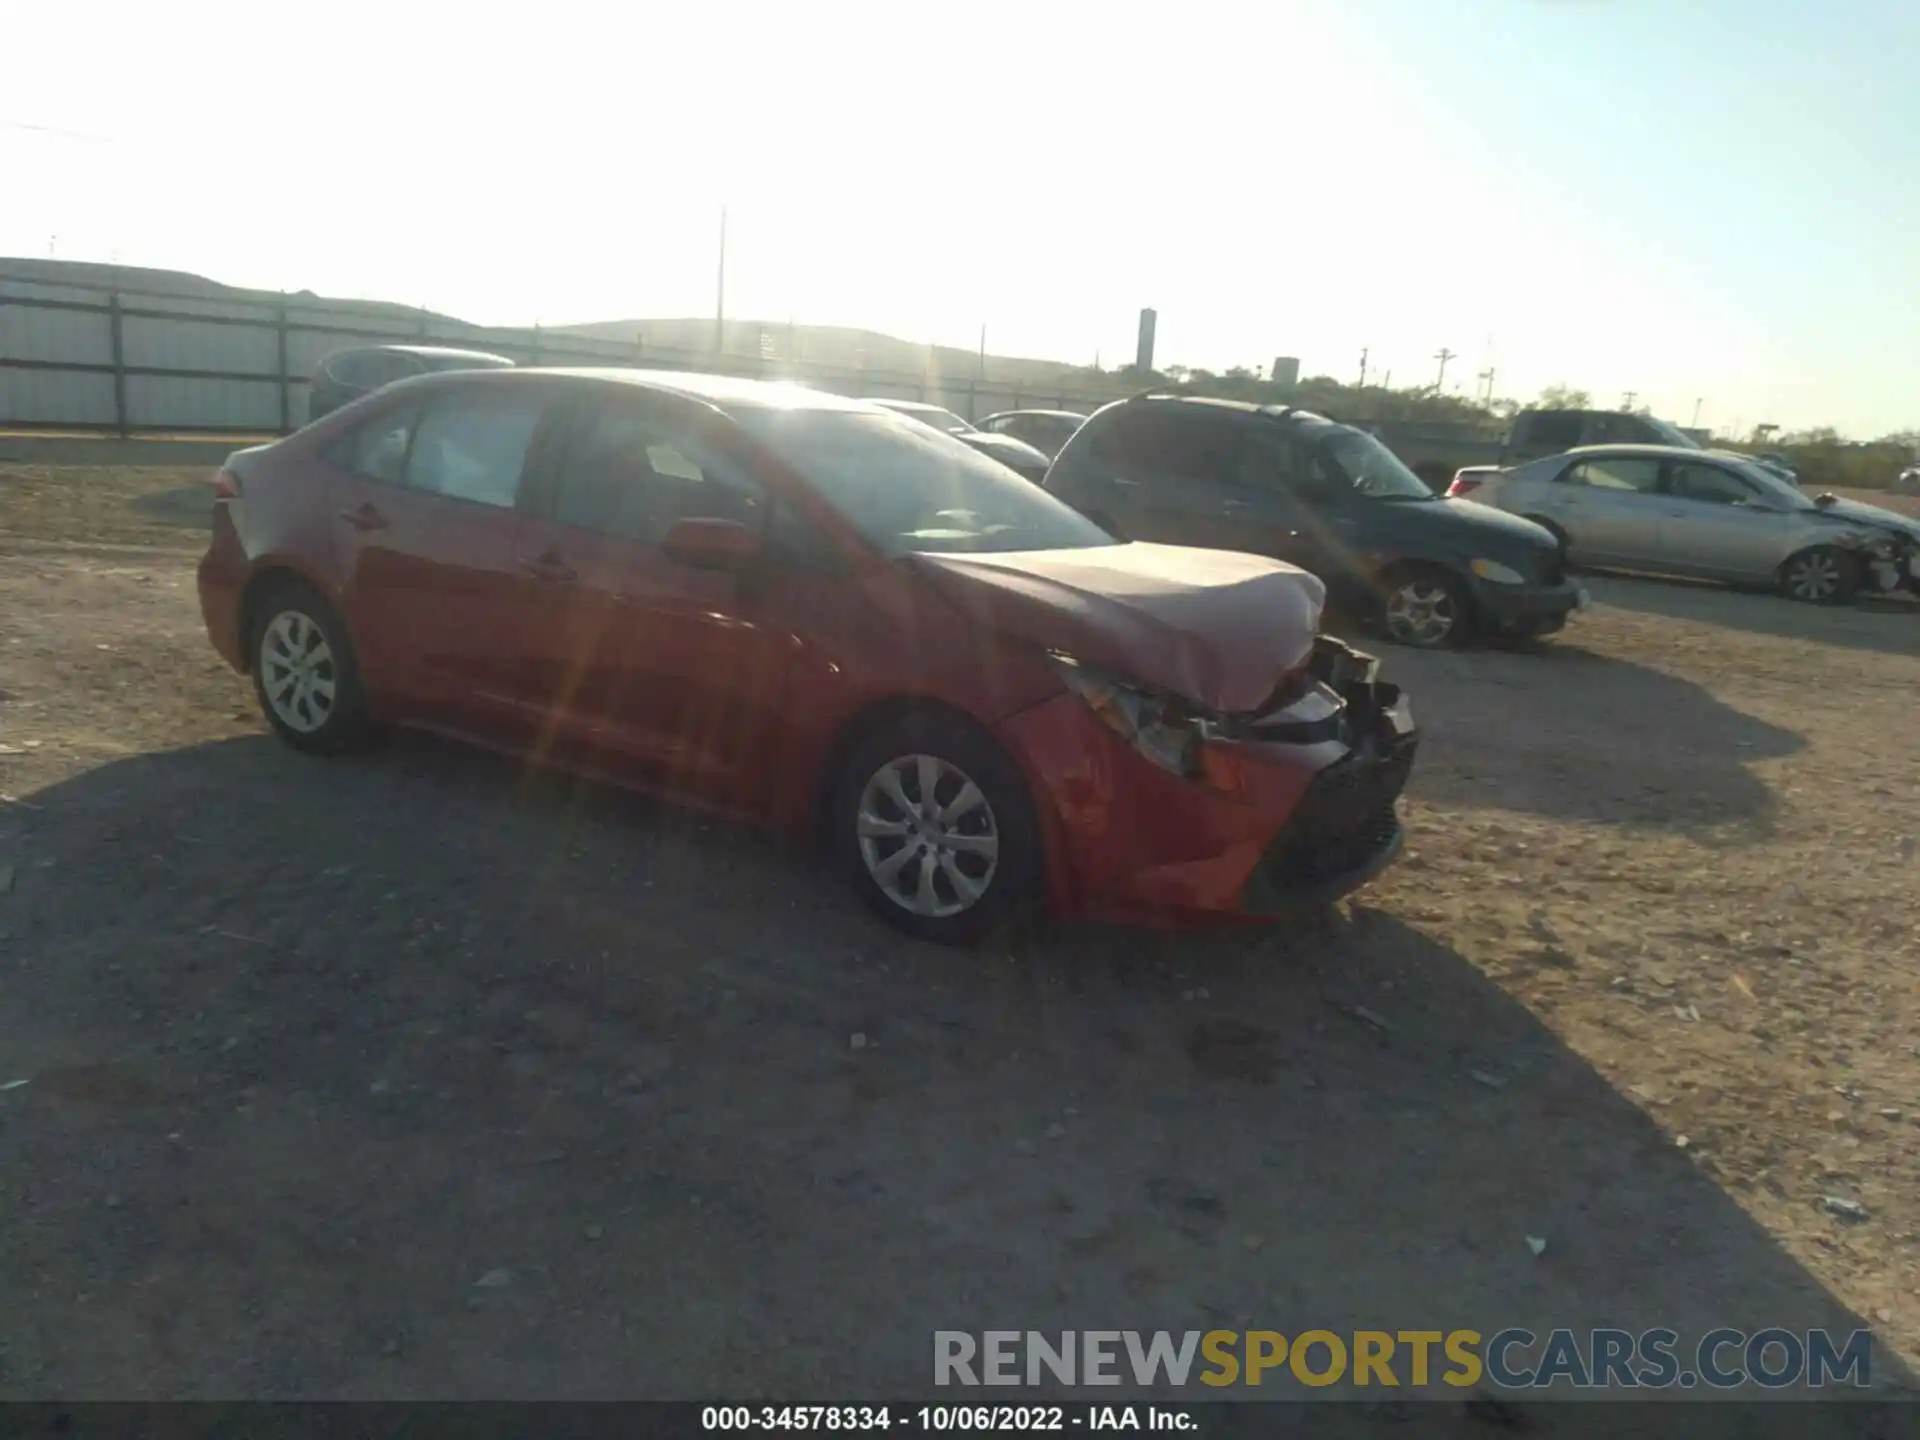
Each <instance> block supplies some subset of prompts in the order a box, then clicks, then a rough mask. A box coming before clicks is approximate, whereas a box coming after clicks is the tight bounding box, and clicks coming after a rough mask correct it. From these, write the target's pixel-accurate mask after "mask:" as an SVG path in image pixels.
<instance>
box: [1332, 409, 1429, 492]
mask: <svg viewBox="0 0 1920 1440" xmlns="http://www.w3.org/2000/svg"><path fill="white" fill-rule="evenodd" d="M1316 448H1317V449H1318V450H1319V452H1320V457H1321V459H1322V461H1323V462H1324V463H1325V464H1326V465H1327V466H1329V467H1330V468H1331V469H1332V470H1333V471H1334V473H1335V474H1337V475H1339V476H1340V477H1341V478H1343V479H1344V480H1345V481H1346V482H1347V484H1349V485H1350V486H1352V488H1353V489H1354V490H1355V491H1357V492H1358V493H1359V494H1361V495H1364V496H1366V497H1367V498H1368V499H1369V500H1432V499H1434V498H1435V497H1434V493H1433V488H1432V487H1431V486H1430V485H1428V484H1427V482H1426V481H1424V480H1422V479H1421V478H1420V477H1419V476H1418V475H1416V474H1414V473H1413V471H1411V470H1409V469H1408V468H1407V467H1406V466H1405V465H1404V464H1403V463H1402V462H1401V460H1400V457H1399V456H1398V455H1396V454H1394V453H1393V452H1392V451H1391V450H1389V449H1388V448H1387V447H1386V446H1384V445H1382V444H1381V443H1380V442H1379V441H1378V440H1376V439H1374V437H1373V436H1371V435H1369V434H1367V433H1366V432H1365V431H1363V430H1350V429H1347V428H1345V427H1344V426H1342V427H1336V428H1334V429H1333V430H1332V431H1331V432H1330V433H1329V434H1327V435H1326V436H1325V437H1324V438H1322V439H1321V440H1320V441H1319V443H1318V445H1317V446H1316Z"/></svg>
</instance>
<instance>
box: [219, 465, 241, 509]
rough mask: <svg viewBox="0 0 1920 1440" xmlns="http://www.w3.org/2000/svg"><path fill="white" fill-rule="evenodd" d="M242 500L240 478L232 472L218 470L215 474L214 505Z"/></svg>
mask: <svg viewBox="0 0 1920 1440" xmlns="http://www.w3.org/2000/svg"><path fill="white" fill-rule="evenodd" d="M239 498H240V477H239V476H238V475H236V474H234V473H233V472H232V471H231V470H216V471H214V474H213V503H214V504H216V505H218V504H219V503H220V502H221V501H223V500H238V499H239Z"/></svg>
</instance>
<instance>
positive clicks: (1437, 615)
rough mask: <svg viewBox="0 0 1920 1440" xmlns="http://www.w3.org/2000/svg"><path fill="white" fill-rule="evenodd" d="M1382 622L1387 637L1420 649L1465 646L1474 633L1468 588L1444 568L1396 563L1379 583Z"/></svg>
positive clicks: (1443, 648) (1471, 605)
mask: <svg viewBox="0 0 1920 1440" xmlns="http://www.w3.org/2000/svg"><path fill="white" fill-rule="evenodd" d="M1381 588H1382V591H1383V594H1382V598H1381V617H1380V618H1381V624H1382V627H1383V628H1384V629H1385V630H1386V632H1387V638H1388V639H1390V640H1395V641H1398V642H1399V643H1400V644H1402V645H1411V646H1413V647H1415V648H1416V649H1420V650H1445V649H1448V648H1450V647H1452V646H1456V645H1464V644H1466V642H1467V641H1468V640H1469V639H1470V638H1471V637H1472V634H1473V604H1472V602H1471V601H1470V600H1468V598H1467V590H1466V587H1465V586H1464V585H1462V584H1461V583H1460V582H1459V581H1458V580H1456V579H1455V578H1454V577H1453V576H1451V575H1449V574H1448V573H1447V572H1446V571H1444V570H1440V569H1437V568H1434V567H1432V566H1426V565H1418V566H1416V565H1402V566H1396V567H1395V568H1394V569H1392V570H1390V571H1388V572H1387V576H1386V579H1385V581H1384V582H1383V584H1382V587H1381Z"/></svg>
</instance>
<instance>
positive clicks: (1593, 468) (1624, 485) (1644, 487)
mask: <svg viewBox="0 0 1920 1440" xmlns="http://www.w3.org/2000/svg"><path fill="white" fill-rule="evenodd" d="M1560 483H1561V484H1563V485H1585V486H1587V487H1589V488H1590V489H1594V490H1619V491H1625V492H1628V493H1630V494H1640V495H1651V494H1652V493H1653V492H1654V491H1655V490H1657V489H1659V488H1660V462H1659V461H1658V460H1648V459H1641V458H1637V457H1634V456H1630V455H1624V456H1623V455H1610V456H1606V457H1604V458H1600V459H1594V460H1582V461H1579V462H1578V463H1577V464H1574V465H1570V466H1568V467H1567V471H1566V473H1565V474H1564V475H1562V476H1561V477H1560Z"/></svg>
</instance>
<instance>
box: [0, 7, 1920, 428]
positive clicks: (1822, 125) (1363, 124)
mask: <svg viewBox="0 0 1920 1440" xmlns="http://www.w3.org/2000/svg"><path fill="white" fill-rule="evenodd" d="M0 34H4V35H6V37H7V49H8V51H9V59H8V61H7V63H6V65H5V67H4V72H5V84H4V85H0V177H4V180H0V255H31V256H45V255H48V254H53V255H56V256H59V257H61V258H67V259H77V260H118V261H120V262H121V263H124V264H134V265H153V266H161V267H166V268H171V269H181V270H190V271H194V272H196V273H199V274H202V275H206V276H209V277H211V278H214V279H217V280H222V281H226V282H228V283H230V284H238V285H250V286H263V287H266V288H270V289H287V290H299V289H307V290H314V291H317V292H319V293H321V294H325V295H335V296H343V297H356V298H371V299H384V300H395V301H401V302H405V303H410V304H419V305H426V306H429V307H431V308H433V309H436V310H439V311H443V312H446V313H450V314H454V315H458V316H461V317H463V318H466V319H469V320H474V321H479V322H482V323H489V324H531V323H536V322H537V323H541V324H546V325H555V324H564V323H570V322H576V321H587V320H612V319H624V318H638V317H665V316H690V315H709V314H711V313H713V309H714V303H715V282H716V272H717V268H718V255H719V227H720V212H721V209H722V207H723V206H724V207H725V208H726V211H727V217H728V226H727V233H728V244H727V289H726V305H727V313H728V314H729V316H732V317H737V318H741V319H759V320H766V321H772V322H776V323H779V322H785V321H787V320H795V321H798V322H799V323H802V324H838V325H849V326H858V327H862V328H869V329H874V330H880V331H884V332H887V333H889V334H894V335H898V336H901V337H903V338H907V339H911V340H920V341H927V342H938V343H945V344H954V345H965V346H972V345H975V344H977V343H978V342H979V337H980V333H981V329H982V327H983V326H984V328H985V330H986V334H987V343H988V347H989V349H991V350H992V351H994V352H995V353H998V354H1014V355H1032V356H1043V357H1048V358H1054V359H1062V360H1070V361H1077V362H1091V361H1093V360H1094V359H1095V358H1096V357H1098V358H1099V359H1100V360H1101V361H1102V362H1103V363H1105V364H1106V365H1108V366H1109V367H1111V366H1113V365H1115V364H1116V363H1119V362H1121V361H1124V360H1126V359H1128V358H1130V357H1131V355H1132V353H1133V343H1134V328H1135V324H1136V320H1137V316H1138V312H1139V310H1140V308H1141V307H1142V306H1152V307H1154V308H1155V309H1156V310H1157V311H1158V312H1159V338H1158V345H1157V348H1156V352H1155V358H1156V363H1158V364H1160V365H1163V366H1164V365H1166V364H1172V363H1178V364H1185V365H1189V366H1201V367H1205V368H1209V369H1216V370H1217V369H1224V368H1226V367H1228V366H1231V365H1236V364H1239V365H1247V366H1255V365H1266V364H1270V363H1271V362H1272V360H1273V359H1274V357H1276V356H1279V355H1293V356H1298V357H1299V358H1300V359H1301V361H1302V368H1303V372H1304V373H1306V374H1331V375H1335V376H1338V377H1340V378H1343V379H1353V378H1357V376H1358V373H1359V367H1360V356H1361V352H1362V350H1363V349H1364V350H1366V352H1367V354H1368V362H1367V363H1368V374H1369V377H1370V378H1372V379H1375V380H1378V379H1381V378H1384V377H1387V376H1390V377H1391V383H1392V384H1394V385H1395V386H1406V385H1411V384H1432V383H1434V382H1435V381H1436V380H1437V378H1438V374H1439V369H1440V366H1439V362H1438V360H1437V358H1436V357H1437V355H1438V352H1440V351H1441V350H1442V349H1446V350H1449V351H1451V352H1453V358H1452V359H1451V360H1450V361H1449V363H1448V366H1447V370H1446V382H1445V383H1446V388H1447V389H1449V390H1453V389H1456V388H1457V389H1460V390H1461V391H1463V392H1471V391H1473V390H1476V389H1478V388H1479V387H1480V385H1481V383H1482V382H1481V380H1480V376H1481V374H1482V372H1484V371H1487V370H1489V369H1491V370H1492V371H1493V372H1494V374H1493V379H1492V388H1493V392H1494V393H1495V394H1496V395H1499V396H1510V397H1513V398H1515V399H1519V400H1527V399H1530V398H1532V397H1534V396H1535V395H1537V394H1538V392H1539V391H1540V390H1541V389H1542V388H1544V387H1546V386H1548V385H1552V384H1562V383H1564V384H1568V385H1572V386H1576V387H1579V388H1582V389H1585V390H1587V391H1589V392H1590V393H1591V394H1592V396H1593V398H1594V401H1595V403H1597V404H1615V403H1618V402H1620V401H1621V400H1623V399H1624V398H1625V397H1626V396H1627V394H1629V393H1632V394H1633V395H1634V396H1635V403H1636V404H1645V405H1650V406H1651V407H1652V408H1653V410H1654V411H1655V413H1657V414H1660V415H1663V416H1665V417H1667V418H1669V419H1672V420H1675V421H1677V422H1679V423H1680V424H1683V425H1684V424H1689V423H1692V422H1693V420H1694V418H1695V416H1696V414H1697V417H1698V421H1699V423H1701V424H1705V425H1710V426H1713V427H1715V428H1716V429H1719V430H1720V431H1722V432H1723V433H1731V432H1733V431H1734V429H1735V427H1738V429H1739V430H1740V431H1741V432H1744V430H1745V429H1746V428H1748V427H1750V426H1752V425H1754V424H1757V423H1761V422H1767V423H1773V424H1778V425H1781V426H1783V427H1784V428H1787V429H1797V428H1803V427H1807V426H1814V425H1832V426H1835V427H1837V428H1838V429H1840V430H1841V431H1842V432H1843V433H1846V434H1850V435H1854V436H1858V437H1861V438H1867V437H1872V436H1876V435H1879V434H1883V433H1886V432H1888V431H1891V430H1895V429H1904V428H1909V427H1920V4H1914V3H1913V0H1826V3H1824V4H1818V5H1816V4H1813V3H1811V0H1687V3H1684V4H1681V3H1674V0H1451V3H1447V4H1441V3H1437V0H1263V3H1255V4H1246V5H1241V4H1227V3H1220V4H1209V3H1204V0H1203V3H1190V4H1186V5H1182V6H1178V7H1168V6H1161V5H1153V6H1148V5H1137V6H1131V7H1129V6H1120V5H1113V4H1110V3H1109V4H1102V5H1094V4H1081V3H1078V0H1037V3H1036V0H1027V3H1025V4H1018V5H1015V4H1003V3H999V0H978V3H974V4H971V5H968V6H964V7H956V6H932V5H924V4H922V5H915V4H905V5H901V4H894V5H886V6H882V5H878V4H872V5H869V4H862V3H855V0H810V3H808V0H788V3H784V4H777V3H775V0H761V3H756V4H748V5H742V4H727V3H724V0H700V3H697V4H696V3H691V0H689V3H676V4H661V3H658V0H638V3H630V4H625V5H613V4H605V5H576V4H572V3H568V0H542V3H541V4H538V5H515V4H511V3H501V4H496V5H492V6H476V5H472V4H466V5H442V4H438V3H431V0H387V3H385V4H381V5H363V4H360V3H357V0H329V3H328V4H326V5H323V6H312V5H294V4H289V3H285V0H278V3H269V4H259V3H248V4H216V3H206V0H172V3H169V4H166V5H135V4H133V3H131V0H127V3H124V4H97V3H87V0H65V3H64V4H63V5H61V6H53V5H47V4H43V3H39V0H0Z"/></svg>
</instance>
